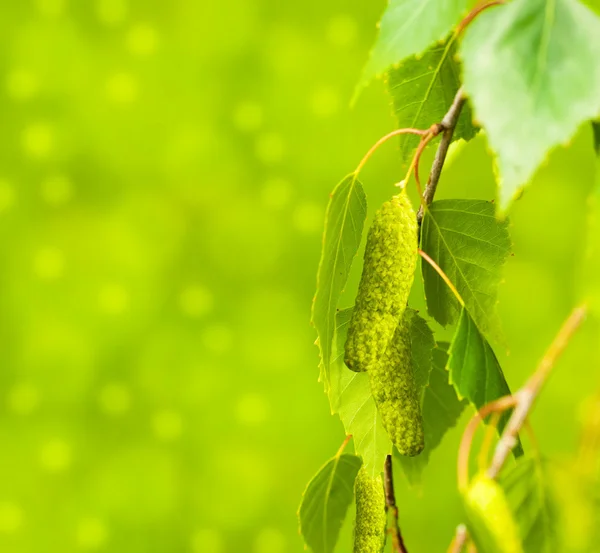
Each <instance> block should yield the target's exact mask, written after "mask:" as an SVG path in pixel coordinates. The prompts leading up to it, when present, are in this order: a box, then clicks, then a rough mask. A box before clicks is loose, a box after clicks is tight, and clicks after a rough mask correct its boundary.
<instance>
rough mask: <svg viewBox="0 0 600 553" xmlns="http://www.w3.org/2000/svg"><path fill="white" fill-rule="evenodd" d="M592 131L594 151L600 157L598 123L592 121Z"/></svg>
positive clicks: (599, 124)
mask: <svg viewBox="0 0 600 553" xmlns="http://www.w3.org/2000/svg"><path fill="white" fill-rule="evenodd" d="M592 131H593V133H594V151H595V152H596V155H597V156H600V121H592Z"/></svg>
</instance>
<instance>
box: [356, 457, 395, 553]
mask: <svg viewBox="0 0 600 553" xmlns="http://www.w3.org/2000/svg"><path fill="white" fill-rule="evenodd" d="M354 494H355V496H356V524H355V527H354V553H380V552H381V551H382V550H383V547H384V545H385V530H386V525H387V515H386V512H385V495H384V492H383V482H382V480H381V476H379V475H378V476H377V477H375V478H371V477H370V476H369V474H368V472H367V471H366V470H365V468H364V467H362V468H361V469H360V470H359V471H358V475H357V476H356V481H355V482H354Z"/></svg>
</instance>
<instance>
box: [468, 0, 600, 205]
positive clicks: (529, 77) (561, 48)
mask: <svg viewBox="0 0 600 553" xmlns="http://www.w3.org/2000/svg"><path fill="white" fill-rule="evenodd" d="M461 57H462V60H463V68H464V71H463V77H464V85H465V89H466V91H467V93H468V94H469V97H470V99H471V102H472V105H473V109H474V112H475V116H476V119H477V120H478V121H479V122H480V123H481V124H482V126H483V127H484V128H485V130H486V133H487V136H488V140H489V143H490V145H491V147H492V149H493V150H494V152H495V153H496V156H497V161H498V168H499V172H500V180H499V200H500V201H499V209H500V211H505V210H506V209H507V207H508V206H509V204H510V202H511V201H512V200H513V199H514V198H515V196H516V195H517V194H518V192H519V190H520V189H521V188H522V187H523V186H524V185H525V184H527V183H528V182H529V181H530V180H531V178H532V176H533V174H534V172H535V170H536V169H537V168H538V167H539V165H540V164H541V163H542V162H543V160H544V158H545V157H546V155H547V153H548V152H549V150H551V149H552V148H554V147H555V146H558V145H559V144H564V143H566V142H567V141H569V140H570V139H571V138H572V136H573V135H574V134H575V132H576V130H577V128H578V127H579V125H580V124H581V123H583V122H584V121H587V120H588V119H591V118H594V117H597V116H598V114H599V113H600V64H599V63H598V60H599V59H600V17H598V16H597V15H596V14H595V13H594V12H592V11H591V10H590V9H588V8H587V7H585V6H584V5H582V4H581V3H580V2H579V1H577V0H514V1H513V2H510V3H508V4H507V5H505V6H501V7H497V8H493V9H490V10H486V11H485V12H484V13H482V14H481V15H480V16H479V17H478V18H477V19H476V20H475V21H474V22H473V23H472V24H471V25H470V26H469V27H468V29H467V31H466V33H465V36H464V40H463V42H462V47H461Z"/></svg>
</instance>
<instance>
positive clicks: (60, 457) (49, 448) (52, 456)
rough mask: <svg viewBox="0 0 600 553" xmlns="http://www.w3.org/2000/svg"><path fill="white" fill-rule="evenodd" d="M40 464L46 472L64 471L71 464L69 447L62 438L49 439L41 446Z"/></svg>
mask: <svg viewBox="0 0 600 553" xmlns="http://www.w3.org/2000/svg"><path fill="white" fill-rule="evenodd" d="M40 464H41V465H42V467H43V468H44V469H45V470H47V471H48V472H55V473H58V472H64V471H65V470H67V469H68V468H69V466H70V465H71V448H70V446H69V444H67V443H66V442H64V441H63V440H58V439H57V440H51V441H49V442H47V443H46V444H44V445H43V446H42V449H41V451H40Z"/></svg>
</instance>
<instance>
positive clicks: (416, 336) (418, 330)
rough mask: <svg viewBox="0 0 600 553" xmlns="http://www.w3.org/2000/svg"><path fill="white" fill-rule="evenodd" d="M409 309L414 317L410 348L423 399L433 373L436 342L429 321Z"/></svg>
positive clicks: (417, 383)
mask: <svg viewBox="0 0 600 553" xmlns="http://www.w3.org/2000/svg"><path fill="white" fill-rule="evenodd" d="M407 309H408V311H409V312H411V315H412V316H411V322H410V347H411V357H412V363H413V370H414V374H415V383H416V386H417V390H419V395H420V396H421V399H422V398H423V395H424V393H425V387H426V386H427V385H428V384H429V379H430V375H431V372H432V366H433V362H432V361H433V359H432V358H433V348H435V340H434V338H433V332H431V329H430V328H429V325H428V324H427V321H426V320H425V319H423V317H421V316H420V315H419V314H418V312H417V311H415V310H414V309H410V307H407Z"/></svg>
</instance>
